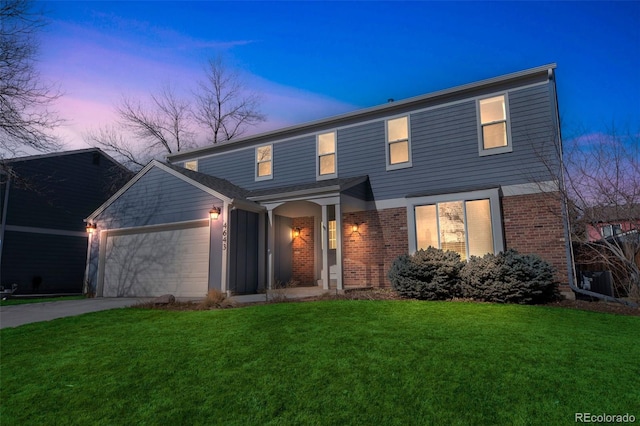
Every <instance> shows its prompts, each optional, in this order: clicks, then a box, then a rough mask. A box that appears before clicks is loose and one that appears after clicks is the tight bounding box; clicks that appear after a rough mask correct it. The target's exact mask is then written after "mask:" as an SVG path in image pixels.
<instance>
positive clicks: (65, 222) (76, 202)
mask: <svg viewBox="0 0 640 426" xmlns="http://www.w3.org/2000/svg"><path fill="white" fill-rule="evenodd" d="M3 165H4V168H3V170H4V171H3V173H2V176H0V178H1V179H0V181H1V183H2V185H1V187H0V212H1V217H2V224H1V228H0V260H1V263H0V284H1V285H2V286H4V287H6V288H11V286H12V285H13V284H17V285H18V288H17V290H16V294H33V293H46V294H51V293H81V292H82V290H83V283H84V275H85V267H86V259H87V240H88V234H87V231H86V229H85V225H84V223H83V219H84V218H85V217H86V216H87V215H88V214H90V213H91V212H92V211H94V210H95V209H96V208H97V207H99V206H100V205H101V204H102V203H104V201H105V200H106V199H108V198H109V197H110V196H111V195H113V193H114V192H115V191H116V190H117V189H118V188H119V187H120V186H122V184H124V183H125V182H126V181H128V180H129V179H130V178H131V175H132V174H131V172H129V171H128V170H127V169H125V168H124V167H122V166H121V165H120V164H119V163H117V162H116V161H115V160H113V159H112V158H111V157H109V156H108V155H107V154H105V153H104V152H102V151H100V150H99V149H95V148H91V149H82V150H77V151H67V152H59V153H53V154H45V155H34V156H29V157H22V158H14V159H9V160H5V161H4V162H3Z"/></svg>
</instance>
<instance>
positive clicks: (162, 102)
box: [85, 84, 195, 170]
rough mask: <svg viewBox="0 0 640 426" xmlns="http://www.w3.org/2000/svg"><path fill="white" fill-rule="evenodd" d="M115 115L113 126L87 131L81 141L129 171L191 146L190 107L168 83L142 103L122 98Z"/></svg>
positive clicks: (192, 140)
mask: <svg viewBox="0 0 640 426" xmlns="http://www.w3.org/2000/svg"><path fill="white" fill-rule="evenodd" d="M116 114H117V115H118V119H119V120H118V123H117V124H116V125H114V126H107V127H103V128H101V129H99V130H97V131H93V132H89V133H87V134H85V138H86V139H87V140H88V141H89V142H90V143H91V144H92V145H94V146H97V147H100V148H101V149H103V150H104V151H106V152H108V153H110V154H112V155H114V157H116V158H118V159H119V160H120V161H122V162H123V164H125V165H126V166H127V167H129V168H131V169H133V170H137V169H140V168H142V167H144V165H145V164H146V163H148V162H149V161H151V160H152V159H154V158H158V157H162V156H164V155H167V154H173V153H176V152H180V151H182V150H184V149H187V148H192V147H194V146H195V133H194V131H193V130H192V128H193V123H192V121H193V120H192V113H191V108H190V104H189V102H188V101H186V100H184V99H182V98H180V97H178V96H177V95H176V93H175V90H174V89H173V88H172V87H171V85H169V84H165V85H164V86H163V87H162V88H161V89H160V90H159V91H158V92H157V93H153V94H151V95H150V96H149V99H148V101H147V102H146V103H143V102H141V101H140V100H136V99H132V98H128V97H123V98H122V100H121V102H120V104H119V105H117V106H116Z"/></svg>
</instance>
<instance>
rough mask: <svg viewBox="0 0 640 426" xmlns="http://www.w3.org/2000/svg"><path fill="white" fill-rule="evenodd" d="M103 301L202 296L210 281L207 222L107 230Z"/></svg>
mask: <svg viewBox="0 0 640 426" xmlns="http://www.w3.org/2000/svg"><path fill="white" fill-rule="evenodd" d="M104 234H106V235H103V236H101V239H102V244H104V250H103V251H102V250H101V251H102V253H104V256H103V257H102V258H101V259H100V264H101V265H100V268H99V269H100V276H101V277H100V281H101V282H102V286H101V287H102V292H101V293H102V294H100V292H98V293H99V294H98V295H99V296H100V295H101V296H103V297H155V296H160V295H162V294H173V295H174V296H176V297H204V296H205V295H206V294H207V289H208V282H209V240H210V237H209V235H210V233H209V226H208V221H198V222H193V223H190V224H186V225H185V224H179V225H164V226H159V227H152V228H151V229H149V228H144V229H138V230H136V229H129V230H112V231H106V232H105V233H104Z"/></svg>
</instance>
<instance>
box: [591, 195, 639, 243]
mask: <svg viewBox="0 0 640 426" xmlns="http://www.w3.org/2000/svg"><path fill="white" fill-rule="evenodd" d="M587 216H588V217H589V218H590V219H591V220H592V223H589V224H587V239H588V241H599V240H601V239H603V238H609V237H615V236H619V235H624V234H627V233H629V232H634V231H635V232H637V231H638V230H639V229H640V205H638V204H629V205H620V206H601V207H594V208H592V209H590V210H589V211H588V212H587Z"/></svg>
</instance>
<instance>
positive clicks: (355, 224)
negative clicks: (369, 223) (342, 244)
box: [351, 223, 358, 232]
mask: <svg viewBox="0 0 640 426" xmlns="http://www.w3.org/2000/svg"><path fill="white" fill-rule="evenodd" d="M351 232H358V224H357V223H354V224H353V225H351Z"/></svg>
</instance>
